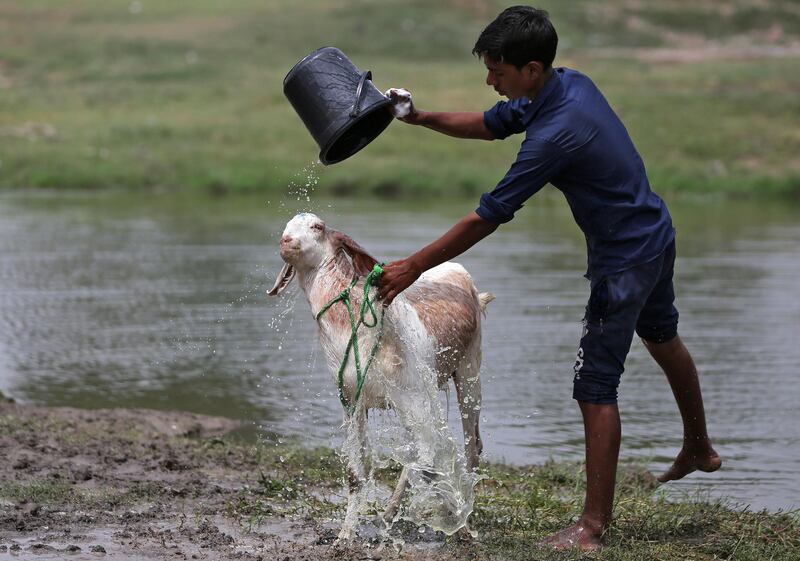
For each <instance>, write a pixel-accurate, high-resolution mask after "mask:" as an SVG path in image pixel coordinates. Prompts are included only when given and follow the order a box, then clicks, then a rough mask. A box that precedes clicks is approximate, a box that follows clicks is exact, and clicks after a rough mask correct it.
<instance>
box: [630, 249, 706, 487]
mask: <svg viewBox="0 0 800 561" xmlns="http://www.w3.org/2000/svg"><path fill="white" fill-rule="evenodd" d="M674 266H675V244H674V243H672V244H671V245H670V247H669V248H667V250H666V252H665V254H664V266H663V270H662V273H661V279H660V280H659V282H658V283H657V284H656V286H655V287H654V288H653V291H652V293H651V294H650V296H649V297H648V299H647V302H646V303H645V305H644V307H643V308H642V312H641V314H640V315H639V319H638V321H637V325H636V332H637V333H638V334H639V337H641V338H642V341H643V342H644V344H645V347H646V348H647V350H648V351H649V352H650V355H651V356H652V357H653V358H654V359H655V360H656V362H657V363H658V365H659V366H661V368H662V369H663V370H664V373H665V374H666V375H667V380H669V385H670V386H671V387H672V393H673V395H674V396H675V401H676V402H677V403H678V409H679V410H680V412H681V418H682V419H683V448H682V449H681V451H680V453H679V454H678V457H677V458H676V459H675V463H674V464H673V465H672V467H671V468H670V469H668V470H667V471H666V472H665V473H663V474H662V475H661V476H659V478H658V480H659V481H660V482H662V483H664V482H665V481H671V480H673V479H680V478H681V477H683V476H685V475H687V474H689V473H691V472H693V471H695V470H698V469H699V470H701V471H716V470H717V469H719V467H720V465H721V464H722V462H721V460H720V458H719V455H718V454H717V453H716V452H715V451H714V449H713V448H712V447H711V442H710V441H709V439H708V432H707V431H706V414H705V411H704V408H703V396H702V394H701V393H700V382H699V381H698V379H697V369H696V368H695V366H694V361H693V360H692V356H691V355H690V354H689V351H688V350H687V349H686V347H685V346H684V344H683V341H681V338H680V337H679V336H678V315H679V314H678V310H677V308H675V304H674V301H675V291H674V287H673V282H672V278H673V273H674Z"/></svg>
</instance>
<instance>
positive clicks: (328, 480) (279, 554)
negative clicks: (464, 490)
mask: <svg viewBox="0 0 800 561" xmlns="http://www.w3.org/2000/svg"><path fill="white" fill-rule="evenodd" d="M237 426H238V425H237V423H236V422H234V421H230V420H227V419H220V418H214V417H207V416H202V415H194V414H190V413H174V412H157V411H148V410H118V409H114V410H96V411H85V410H78V409H71V408H44V407H35V406H25V405H18V404H15V403H3V404H0V557H2V556H4V555H13V556H14V558H16V559H26V558H30V559H62V558H69V559H97V558H99V557H103V556H108V558H113V559H137V560H138V559H244V560H250V559H253V560H255V559H277V560H286V561H290V560H295V559H297V560H301V559H309V560H310V559H314V560H316V559H369V558H378V557H381V555H380V553H378V552H376V551H375V550H374V548H361V547H338V546H336V547H334V546H333V545H331V544H332V541H333V537H335V533H336V531H337V528H336V524H335V520H334V519H335V516H333V514H334V513H335V512H336V511H337V510H338V508H337V506H335V505H337V504H339V503H341V500H340V497H339V494H340V493H341V492H342V490H341V478H340V476H339V475H338V473H337V472H338V471H339V468H340V466H339V465H338V459H337V458H336V456H335V455H333V454H331V453H329V452H327V453H325V452H319V451H318V452H308V454H309V458H303V459H301V458H299V457H298V456H297V453H296V452H291V451H280V450H278V449H270V447H269V446H266V445H258V444H253V443H248V442H244V441H242V440H241V439H240V438H237V437H235V436H231V434H230V433H231V431H233V430H234V429H236V428H237ZM282 454H287V457H283V456H282ZM292 454H294V455H292ZM300 454H302V452H301V453H300ZM312 457H313V460H311V459H310V458H312ZM307 460H308V461H307ZM289 461H292V462H294V463H293V465H292V468H291V473H289V472H288V471H286V470H283V472H282V470H281V467H280V466H282V465H283V464H284V463H285V462H289ZM298 461H302V463H303V466H304V468H301V469H299V470H298V471H296V470H295V468H296V467H297V464H296V462H298ZM305 468H307V469H309V471H312V472H313V473H310V474H309V476H308V477H307V478H306V479H307V481H305V482H303V481H302V480H303V476H302V472H303V471H304V469H305ZM287 476H290V478H289V477H287ZM292 484H295V485H298V486H299V485H302V487H303V489H302V493H301V492H300V490H299V489H295V488H293V487H292ZM315 496H316V497H318V498H316V499H315V498H314V497H315ZM309 499H311V500H312V501H313V502H315V503H316V504H306V503H307V501H308V500H309ZM326 505H327V506H326ZM326 511H327V512H328V513H330V514H331V516H328V517H324V516H322V515H324V514H325V512H326ZM412 553H413V555H412ZM420 553H424V558H431V559H439V558H441V557H440V556H438V555H435V554H433V553H431V552H420V551H416V552H411V551H407V552H406V553H404V554H402V555H400V556H399V557H400V558H412V557H413V558H415V559H419V558H422V557H421V556H420ZM384 556H385V555H384ZM392 557H394V558H397V557H398V556H397V555H392Z"/></svg>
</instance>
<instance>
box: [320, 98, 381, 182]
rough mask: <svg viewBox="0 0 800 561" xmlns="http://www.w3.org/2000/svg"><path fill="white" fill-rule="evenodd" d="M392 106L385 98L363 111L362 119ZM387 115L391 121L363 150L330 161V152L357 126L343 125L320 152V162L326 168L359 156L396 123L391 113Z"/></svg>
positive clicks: (352, 123) (350, 123)
mask: <svg viewBox="0 0 800 561" xmlns="http://www.w3.org/2000/svg"><path fill="white" fill-rule="evenodd" d="M391 104H392V100H390V99H389V98H384V99H383V100H380V101H376V102H375V103H374V104H373V105H372V106H371V107H370V108H369V109H367V110H365V111H363V112H362V113H361V117H365V116H367V115H371V114H372V113H375V112H376V111H378V110H381V109H383V110H385V109H386V107H388V106H389V105H391ZM387 115H389V120H388V121H387V122H386V125H384V126H383V128H381V130H379V131H378V133H377V134H376V135H375V136H373V137H372V139H370V141H369V142H367V144H365V145H364V146H362V147H361V148H359V149H358V150H356V151H355V152H352V153H351V154H348V155H347V156H345V157H344V158H339V159H338V160H328V159H327V158H326V156H327V154H328V152H329V151H330V149H331V148H332V147H333V146H334V145H335V144H336V142H337V141H338V140H339V139H340V138H341V137H342V135H343V134H344V133H345V132H346V131H347V130H348V129H349V128H350V127H351V126H353V125H355V122H354V121H347V122H345V123H343V124H342V125H341V126H340V127H339V129H338V130H337V131H336V132H335V133H334V134H333V135H332V136H331V137H330V139H329V140H328V144H327V145H326V146H325V148H323V149H321V150H320V151H319V161H320V162H322V164H323V165H326V166H327V165H330V164H336V163H339V162H341V161H344V160H346V159H347V158H349V157H351V156H354V155H355V154H357V153H358V152H360V151H361V150H363V149H364V148H366V147H367V145H368V144H370V143H371V142H372V141H373V140H375V139H376V138H377V137H378V136H380V134H381V133H382V132H383V131H384V130H386V128H387V127H388V126H389V125H391V124H392V121H394V116H392V114H391V113H390V112H388V111H387Z"/></svg>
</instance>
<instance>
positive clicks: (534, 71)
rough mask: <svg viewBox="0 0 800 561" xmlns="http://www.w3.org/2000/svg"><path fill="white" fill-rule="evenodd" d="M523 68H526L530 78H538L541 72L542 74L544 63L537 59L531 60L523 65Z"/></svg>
mask: <svg viewBox="0 0 800 561" xmlns="http://www.w3.org/2000/svg"><path fill="white" fill-rule="evenodd" d="M525 68H527V69H528V72H530V75H531V77H532V78H538V77H539V76H541V75H542V74H544V64H542V63H541V62H539V61H538V60H532V61H530V62H529V63H527V64H526V65H525Z"/></svg>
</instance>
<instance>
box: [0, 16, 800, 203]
mask: <svg viewBox="0 0 800 561" xmlns="http://www.w3.org/2000/svg"><path fill="white" fill-rule="evenodd" d="M542 5H543V7H545V8H547V9H549V10H550V12H551V15H552V17H553V20H554V22H555V24H556V26H557V29H558V30H559V34H560V38H561V41H560V54H559V57H558V59H557V61H556V63H557V64H561V65H567V66H571V67H574V68H577V69H579V70H581V71H583V72H585V73H587V74H588V75H590V76H591V77H592V78H593V79H594V80H595V81H596V82H597V83H598V85H599V86H600V87H601V89H603V91H604V92H605V93H606V95H607V97H608V99H609V101H610V102H611V104H612V106H613V107H614V108H615V109H616V110H617V111H618V113H619V114H620V115H621V117H622V119H623V121H624V122H625V123H626V125H627V126H628V128H629V130H630V132H631V135H632V136H633V138H634V141H635V142H636V144H637V146H638V147H639V149H640V152H641V153H642V155H643V157H644V160H645V162H646V164H647V167H648V171H649V173H650V175H651V178H652V183H653V184H654V186H655V188H656V189H657V190H659V191H662V192H664V191H678V192H682V191H692V192H697V191H699V192H720V193H726V194H748V195H760V194H764V195H770V196H772V195H781V194H784V195H785V194H796V193H797V192H798V189H800V160H798V157H797V154H798V148H800V136H798V132H797V127H796V126H794V123H795V121H796V115H797V114H798V113H799V112H800V98H798V96H797V95H796V92H797V91H798V90H800V78H799V77H800V57H798V56H785V57H782V58H765V59H759V60H754V59H752V58H747V57H743V56H738V55H736V51H735V50H734V51H732V53H733V54H732V55H731V56H729V57H722V58H721V59H715V60H708V61H703V60H699V61H695V62H687V63H681V64H678V63H668V62H662V63H657V62H646V63H645V62H642V60H641V59H640V58H638V56H637V51H636V49H641V48H653V47H669V48H686V47H687V46H689V47H691V46H692V45H697V47H696V48H697V49H700V50H702V49H703V48H706V47H707V46H708V45H709V44H713V45H715V46H722V47H724V48H731V49H735V48H737V47H738V46H741V45H745V46H768V47H782V46H783V47H786V46H791V45H793V44H796V42H797V39H798V36H799V35H800V16H798V13H797V10H796V9H795V8H794V7H793V6H792V4H791V3H790V2H786V1H778V0H774V1H771V2H758V3H753V2H722V3H718V2H709V1H701V2H695V3H693V4H691V5H689V4H686V3H684V2H656V1H655V0H645V1H642V2H627V1H623V0H614V1H610V2H603V3H596V2H588V1H583V0H580V1H576V2H555V1H545V2H543V3H542ZM504 6H505V4H504V3H501V2H496V1H483V2H463V1H458V0H448V1H445V2H440V3H430V2H423V1H422V0H413V1H411V2H407V3H405V4H404V5H403V9H402V11H400V10H398V9H397V7H396V6H390V5H388V4H386V3H382V2H374V1H368V0H353V1H350V2H345V3H327V2H321V1H320V0H298V1H294V2H287V1H282V0H281V1H279V0H272V1H267V2H263V1H262V2H259V1H255V0H243V1H240V2H236V3H233V4H229V5H228V4H225V5H224V8H223V5H222V4H219V3H214V2H210V1H206V0H203V1H197V2H188V1H180V0H172V1H167V2H141V3H138V2H127V1H113V2H107V1H101V0H80V1H76V2H69V3H63V2H55V1H53V0H25V1H24V2H23V1H22V0H11V1H8V2H4V3H3V5H2V6H0V188H36V187H44V188H56V189H109V188H122V189H127V190H131V191H134V192H136V191H148V192H151V191H154V190H160V191H163V190H176V191H188V192H196V191H204V192H213V193H216V194H222V193H229V192H230V193H237V192H254V191H255V192H270V191H272V192H276V193H283V192H286V190H287V189H288V187H289V185H290V184H291V183H292V182H293V181H295V180H296V176H297V174H298V173H301V170H302V169H303V168H304V167H305V166H307V165H309V164H310V163H311V162H313V161H315V160H316V158H317V154H318V147H317V146H316V144H315V143H314V141H313V139H312V138H311V136H310V135H309V134H308V132H307V131H306V129H305V127H304V126H303V125H302V123H301V121H300V120H299V118H298V117H297V115H296V114H295V113H294V111H293V110H292V108H291V106H290V105H289V103H288V101H287V100H286V99H285V98H284V96H283V93H282V80H283V77H284V75H285V73H286V72H287V71H288V70H289V68H291V66H292V65H293V64H294V63H295V62H296V61H297V60H299V59H300V58H302V57H303V56H304V55H306V54H308V53H309V52H311V51H312V50H313V49H315V48H317V47H319V46H322V45H336V46H338V47H340V48H341V49H343V50H344V52H345V53H347V54H348V56H350V58H351V59H352V60H353V61H354V62H355V63H356V64H357V65H358V66H359V67H361V68H364V69H371V70H372V71H373V74H374V76H375V82H376V84H377V85H378V86H379V87H380V88H387V87H389V86H398V85H402V86H406V87H408V88H410V89H411V90H412V91H413V92H414V95H415V98H416V99H417V103H418V105H419V106H420V107H422V108H424V109H430V110H473V111H481V110H484V109H486V108H488V107H489V106H491V105H492V104H493V103H495V102H496V101H497V98H496V96H495V95H494V93H493V92H491V91H490V89H489V88H487V87H485V86H484V85H483V79H484V69H483V66H482V64H481V63H480V62H479V61H478V60H476V59H475V58H474V57H472V55H471V54H470V49H471V47H472V45H473V43H474V40H475V38H476V37H477V34H478V33H479V32H480V30H481V28H482V27H483V26H484V25H485V24H486V23H488V21H490V19H491V18H492V17H494V15H495V14H496V13H497V12H498V11H499V10H500V9H501V8H502V7H504ZM687 37H691V38H692V40H691V41H690V40H688V39H687ZM609 49H612V50H609ZM614 49H616V50H614ZM518 145H519V142H518V141H517V140H514V139H509V140H508V141H506V142H493V143H486V142H479V141H458V140H455V139H451V138H448V137H445V136H442V135H439V134H437V133H433V132H431V131H428V130H421V129H417V128H414V127H409V126H407V125H403V124H402V123H394V124H392V125H391V127H390V128H389V129H388V130H387V131H386V132H385V133H384V134H383V135H382V136H381V137H380V138H379V139H377V140H376V141H375V142H374V143H373V144H372V145H370V146H369V147H368V148H367V149H366V150H364V151H362V152H361V153H359V154H358V155H356V156H354V157H353V158H351V159H350V160H348V161H347V162H344V163H342V164H338V165H335V166H332V167H330V168H324V169H322V168H320V169H319V170H318V171H317V173H318V175H319V188H320V190H325V191H326V192H330V193H332V194H339V195H368V194H369V195H377V196H383V197H419V196H426V195H427V196H440V195H451V194H453V193H456V194H466V195H474V194H477V193H480V192H482V191H485V190H488V189H490V188H491V187H493V186H494V185H495V184H496V182H497V181H498V180H499V179H500V178H501V177H502V175H503V174H504V173H505V171H506V169H507V167H508V165H509V163H510V162H511V161H512V159H513V157H514V155H515V152H516V149H517V147H518Z"/></svg>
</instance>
